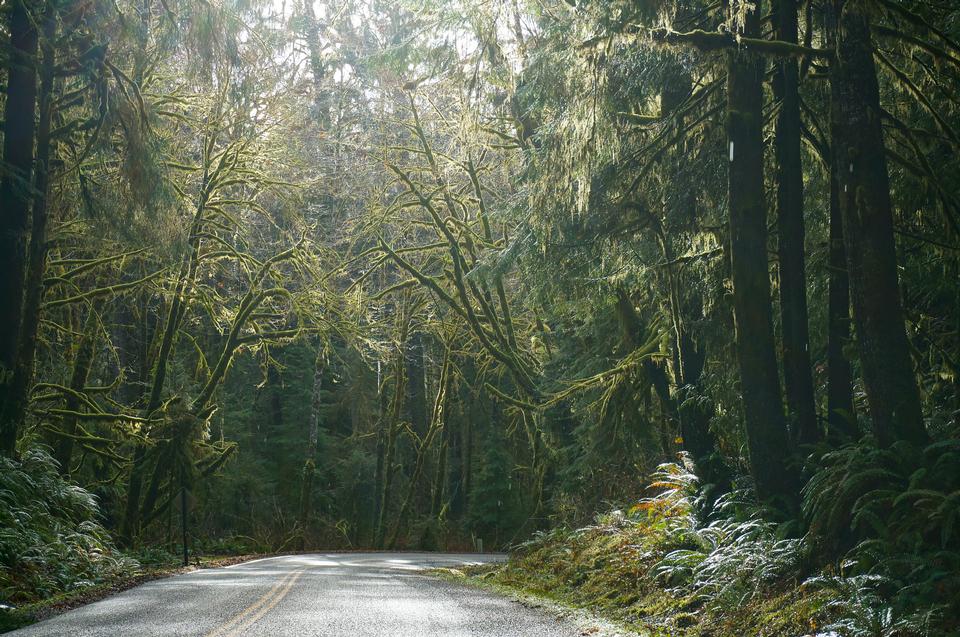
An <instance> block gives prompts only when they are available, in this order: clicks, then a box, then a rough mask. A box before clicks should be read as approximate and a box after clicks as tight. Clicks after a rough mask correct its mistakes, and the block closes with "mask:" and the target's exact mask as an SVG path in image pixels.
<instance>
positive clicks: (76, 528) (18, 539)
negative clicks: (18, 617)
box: [0, 449, 137, 604]
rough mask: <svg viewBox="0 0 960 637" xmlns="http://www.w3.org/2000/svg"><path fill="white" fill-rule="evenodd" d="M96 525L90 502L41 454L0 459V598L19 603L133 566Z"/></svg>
mask: <svg viewBox="0 0 960 637" xmlns="http://www.w3.org/2000/svg"><path fill="white" fill-rule="evenodd" d="M136 567H137V564H136V562H134V561H133V560H131V559H129V558H127V557H125V556H123V555H121V554H120V553H118V552H117V551H116V550H115V549H114V546H113V543H112V541H111V538H110V536H109V534H108V533H107V531H106V530H105V529H104V528H103V527H102V526H101V525H100V524H99V523H98V522H97V504H96V499H95V498H94V496H93V495H91V494H90V493H89V492H87V491H85V490H83V489H81V488H80V487H78V486H76V485H75V484H72V483H70V482H68V481H67V480H65V479H64V478H63V477H61V476H60V475H59V473H58V471H57V463H56V461H54V460H53V458H51V457H50V455H49V454H47V453H46V452H44V451H41V450H37V449H33V450H30V451H27V452H26V453H25V454H24V455H23V457H22V458H21V459H20V460H19V461H17V460H12V459H10V458H5V457H0V600H4V602H5V603H7V604H19V603H24V602H30V601H34V600H37V599H40V598H43V597H49V596H52V595H56V594H58V593H62V592H66V591H71V590H75V589H78V588H82V587H84V586H89V585H92V584H96V583H99V582H102V581H104V580H106V579H109V578H111V577H112V576H114V575H116V574H118V573H121V572H124V571H128V570H130V569H133V568H136Z"/></svg>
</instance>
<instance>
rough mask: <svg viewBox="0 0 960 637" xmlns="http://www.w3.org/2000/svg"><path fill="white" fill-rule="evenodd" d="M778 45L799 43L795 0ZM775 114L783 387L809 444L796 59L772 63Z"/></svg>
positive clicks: (782, 18) (779, 13) (788, 1)
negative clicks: (774, 69) (777, 106)
mask: <svg viewBox="0 0 960 637" xmlns="http://www.w3.org/2000/svg"><path fill="white" fill-rule="evenodd" d="M774 11H775V12H776V17H775V24H776V28H775V32H776V36H777V39H778V40H781V41H783V42H792V43H794V44H796V43H797V35H798V28H797V2H796V0H775V2H774ZM773 92H774V97H775V99H776V100H777V101H778V102H779V104H780V110H779V112H778V114H777V123H776V136H775V137H774V148H775V150H776V156H777V234H778V237H777V246H778V260H779V270H780V323H781V329H782V331H783V337H782V343H781V346H782V347H781V352H782V357H783V384H784V393H785V394H786V399H787V401H786V402H787V410H788V412H789V415H790V424H791V425H792V426H793V428H794V431H793V439H794V440H795V441H796V442H798V443H800V444H813V443H815V442H816V441H817V440H819V438H820V431H819V428H818V426H817V414H816V409H815V408H814V396H813V378H812V377H811V373H810V372H811V370H810V336H809V328H808V325H807V322H808V318H807V277H806V272H805V264H804V222H803V164H802V160H801V155H800V81H799V72H798V67H797V60H796V58H794V57H793V56H782V57H780V58H778V59H777V61H776V73H775V75H774V81H773Z"/></svg>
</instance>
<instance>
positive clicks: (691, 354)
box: [654, 69, 730, 513]
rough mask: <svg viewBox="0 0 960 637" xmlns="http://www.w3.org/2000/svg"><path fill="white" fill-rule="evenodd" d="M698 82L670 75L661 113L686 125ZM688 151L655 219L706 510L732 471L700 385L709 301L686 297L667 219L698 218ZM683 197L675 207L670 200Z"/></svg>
mask: <svg viewBox="0 0 960 637" xmlns="http://www.w3.org/2000/svg"><path fill="white" fill-rule="evenodd" d="M692 86H693V80H692V78H691V77H690V73H689V72H688V71H687V70H686V69H680V70H679V72H678V73H676V74H674V75H671V76H668V79H667V81H666V82H665V83H664V85H663V88H662V90H661V93H660V108H661V116H662V117H665V116H667V115H672V116H673V117H674V118H675V119H676V120H677V121H675V122H674V126H676V127H677V128H678V129H679V128H682V126H683V119H682V117H678V116H677V115H676V111H677V109H678V108H679V107H680V106H681V105H682V104H683V102H684V100H686V99H687V98H688V97H689V96H690V92H691V90H692ZM684 151H685V149H684V147H683V146H682V145H681V147H680V148H679V149H678V152H677V153H676V156H675V157H674V158H673V165H672V169H673V174H672V176H671V179H670V182H669V183H668V184H667V185H666V192H665V193H664V201H663V216H662V218H654V222H655V223H656V235H657V241H658V243H659V246H660V253H661V256H662V257H663V261H664V263H665V264H666V265H665V266H664V274H665V276H664V278H665V283H666V290H667V295H666V296H667V307H668V308H669V312H670V324H671V328H672V330H671V339H670V340H671V350H672V352H671V354H672V356H671V365H672V368H673V370H672V371H673V382H674V386H675V393H674V397H673V402H674V404H675V405H676V418H677V420H678V421H679V423H680V437H681V439H682V440H683V443H682V446H683V449H684V450H685V451H686V452H687V453H688V454H689V455H690V458H691V460H693V462H694V465H695V469H696V473H697V476H698V477H699V478H700V484H701V489H702V492H703V496H704V502H705V504H706V506H705V512H707V513H708V512H709V510H710V509H712V507H713V504H714V502H715V501H716V499H717V498H718V497H719V496H721V495H723V494H724V493H727V492H728V491H729V490H730V474H729V471H728V469H727V467H726V465H725V463H724V461H723V458H722V457H721V455H720V452H719V449H718V448H717V439H716V436H715V435H714V434H713V432H712V431H711V430H710V419H711V418H712V416H713V405H712V402H711V401H710V400H709V398H708V396H707V393H706V392H705V391H704V388H703V387H702V386H701V384H700V375H701V373H702V371H703V365H704V361H705V359H706V356H705V354H704V353H703V352H702V351H701V350H700V348H699V347H698V345H697V342H696V341H695V340H694V338H693V335H692V334H691V333H690V331H689V327H688V326H689V324H690V322H691V321H694V320H696V318H697V317H699V316H701V315H702V314H703V299H702V297H700V295H699V294H696V293H694V294H693V295H692V296H691V298H689V299H684V298H683V295H682V294H681V288H682V287H683V281H682V278H681V269H680V268H678V267H677V265H676V259H675V255H674V251H673V246H672V244H671V243H670V237H669V236H668V233H667V229H666V228H667V220H669V219H671V218H673V219H678V220H680V221H681V223H692V222H694V220H695V219H696V217H697V194H696V191H695V190H694V189H692V188H689V187H688V185H687V184H685V183H682V178H681V172H682V162H684V161H685V160H684V155H685V152H684ZM672 201H678V202H679V204H678V205H677V208H676V209H675V210H671V208H670V202H672Z"/></svg>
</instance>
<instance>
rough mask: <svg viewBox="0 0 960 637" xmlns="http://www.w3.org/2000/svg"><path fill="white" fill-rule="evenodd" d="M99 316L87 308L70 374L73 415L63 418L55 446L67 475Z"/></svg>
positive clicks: (69, 405)
mask: <svg viewBox="0 0 960 637" xmlns="http://www.w3.org/2000/svg"><path fill="white" fill-rule="evenodd" d="M98 319H99V317H98V316H97V312H96V311H95V310H94V308H93V307H91V308H90V309H88V310H87V319H86V321H85V324H84V326H83V336H81V337H80V344H79V345H78V346H77V354H76V357H75V358H74V361H73V372H72V373H71V374H70V389H71V390H72V392H73V393H70V394H68V395H67V399H66V401H65V403H66V404H65V405H64V406H65V408H66V410H67V411H68V412H71V415H68V416H65V417H64V420H63V429H62V433H63V434H64V435H63V436H61V437H60V438H59V440H57V444H56V447H55V448H54V458H56V459H57V462H58V463H59V464H60V473H61V474H63V475H67V474H69V473H70V458H71V457H72V456H73V447H74V436H75V435H76V433H77V420H78V419H77V416H75V415H72V414H75V413H77V412H79V411H80V407H81V405H80V400H78V398H77V394H79V393H81V392H83V388H84V386H85V385H86V384H87V377H88V376H89V375H90V368H91V367H93V359H94V348H95V346H96V343H97V329H98V327H99V325H98V322H99V320H98Z"/></svg>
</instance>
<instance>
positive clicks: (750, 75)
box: [727, 3, 798, 505]
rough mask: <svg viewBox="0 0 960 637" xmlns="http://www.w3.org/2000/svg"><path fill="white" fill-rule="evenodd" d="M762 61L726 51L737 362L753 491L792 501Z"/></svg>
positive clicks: (749, 27) (750, 32) (756, 18)
mask: <svg viewBox="0 0 960 637" xmlns="http://www.w3.org/2000/svg"><path fill="white" fill-rule="evenodd" d="M759 34H760V3H757V6H756V7H755V8H754V9H753V10H752V11H749V12H748V13H747V15H746V17H745V23H744V32H743V35H744V36H746V37H752V38H756V37H759ZM763 66H764V65H763V62H762V60H761V59H760V57H759V56H757V55H755V54H753V53H752V52H750V51H747V50H744V49H734V50H731V51H728V52H727V134H728V135H729V147H728V152H729V158H730V170H729V188H728V196H729V209H730V267H731V274H732V278H733V315H734V323H735V325H736V350H737V362H738V365H739V368H740V385H741V391H742V394H743V407H744V415H745V420H746V438H747V449H748V451H749V454H750V467H751V471H752V473H753V478H754V482H755V484H756V489H757V495H758V496H759V497H760V499H761V500H763V501H766V502H779V503H780V504H784V505H792V503H793V502H794V501H795V500H796V498H797V495H798V492H797V481H796V479H795V478H794V473H795V472H794V471H792V470H791V468H790V467H791V466H792V454H791V451H790V449H791V445H790V439H789V436H788V435H787V428H786V423H785V421H784V417H783V407H782V404H781V399H780V379H779V374H778V369H777V357H776V351H775V344H774V338H773V324H772V319H771V308H770V278H769V274H768V262H767V212H766V204H765V201H764V188H763V113H762V107H763V77H764V69H763Z"/></svg>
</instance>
